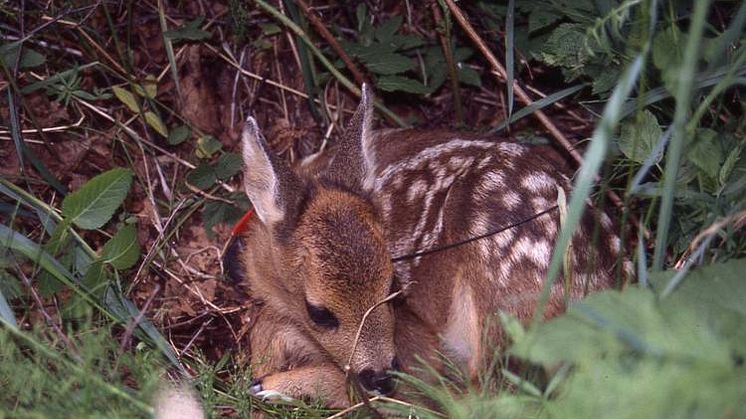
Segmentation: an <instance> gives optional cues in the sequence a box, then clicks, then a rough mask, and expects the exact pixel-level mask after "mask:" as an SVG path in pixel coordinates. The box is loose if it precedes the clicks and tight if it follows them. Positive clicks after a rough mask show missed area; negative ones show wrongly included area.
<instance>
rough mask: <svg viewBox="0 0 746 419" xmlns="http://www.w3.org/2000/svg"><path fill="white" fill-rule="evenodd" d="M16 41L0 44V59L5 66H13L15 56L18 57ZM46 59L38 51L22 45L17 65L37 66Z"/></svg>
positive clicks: (25, 67)
mask: <svg viewBox="0 0 746 419" xmlns="http://www.w3.org/2000/svg"><path fill="white" fill-rule="evenodd" d="M18 50H19V48H18V42H12V43H10V44H6V45H3V46H0V60H2V62H3V64H4V65H5V67H6V68H13V67H14V66H15V65H16V58H17V57H18ZM45 61H46V58H45V57H44V56H43V55H41V54H40V53H39V52H37V51H35V50H33V49H31V48H27V47H24V48H23V55H22V56H21V61H20V62H19V63H18V67H19V68H21V69H27V68H33V67H38V66H40V65H42V64H44V62H45Z"/></svg>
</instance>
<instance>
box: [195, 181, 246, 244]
mask: <svg viewBox="0 0 746 419" xmlns="http://www.w3.org/2000/svg"><path fill="white" fill-rule="evenodd" d="M228 199H230V200H233V201H234V202H235V203H236V204H235V205H233V204H229V203H227V202H223V201H207V202H206V203H205V207H204V210H203V211H202V222H203V224H204V227H205V232H207V236H208V237H211V238H212V237H213V236H214V232H213V230H212V229H213V227H215V226H216V225H218V224H233V223H235V222H236V221H238V219H239V218H241V216H243V215H244V213H245V212H246V210H247V209H248V208H249V207H250V203H249V200H248V199H247V198H246V195H244V194H243V193H240V192H236V193H233V194H230V195H229V196H228Z"/></svg>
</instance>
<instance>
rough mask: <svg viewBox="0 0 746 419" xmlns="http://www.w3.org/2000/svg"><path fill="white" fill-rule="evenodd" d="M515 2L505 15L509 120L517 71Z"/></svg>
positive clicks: (511, 112) (510, 4)
mask: <svg viewBox="0 0 746 419" xmlns="http://www.w3.org/2000/svg"><path fill="white" fill-rule="evenodd" d="M514 32H515V0H509V1H508V12H507V13H506V15H505V70H506V71H507V73H508V74H507V80H506V81H505V83H506V85H507V86H506V87H507V88H508V118H510V117H511V116H512V115H513V102H514V100H515V98H514V97H513V77H514V74H513V72H514V71H515V68H514V67H515V63H514V60H515V51H514V48H513V44H514V43H515V42H514V39H515V33H514Z"/></svg>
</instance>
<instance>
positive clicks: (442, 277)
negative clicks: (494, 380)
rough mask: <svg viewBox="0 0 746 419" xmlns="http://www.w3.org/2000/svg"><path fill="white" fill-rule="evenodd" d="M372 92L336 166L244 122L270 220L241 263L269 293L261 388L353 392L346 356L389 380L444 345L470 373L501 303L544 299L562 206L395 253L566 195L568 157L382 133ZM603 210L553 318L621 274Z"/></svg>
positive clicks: (261, 337) (362, 370)
mask: <svg viewBox="0 0 746 419" xmlns="http://www.w3.org/2000/svg"><path fill="white" fill-rule="evenodd" d="M370 100H371V99H370V94H369V93H368V92H367V90H364V95H363V100H362V102H361V104H360V107H359V108H358V111H357V112H356V114H355V116H353V119H352V121H351V124H350V127H348V129H347V132H346V134H345V136H344V138H343V139H342V141H341V143H340V144H339V146H338V148H337V150H336V152H335V153H333V154H332V156H333V159H332V161H331V162H330V163H329V164H328V165H325V164H323V162H321V163H320V160H316V161H314V163H313V164H312V165H308V166H306V167H304V168H301V169H300V170H296V171H292V170H290V169H289V168H288V167H286V166H285V165H284V164H283V163H282V162H281V161H279V160H277V159H276V158H274V157H273V156H272V154H271V153H270V152H269V150H268V148H267V145H266V142H265V141H264V140H263V138H262V137H261V133H260V132H259V130H258V128H257V127H256V125H255V123H254V122H253V120H250V121H249V122H247V128H246V129H245V131H244V136H243V143H244V158H245V161H246V172H247V176H246V191H247V194H248V195H249V198H250V199H251V200H252V202H254V203H255V208H256V210H257V215H258V216H259V218H260V222H255V223H252V225H251V228H250V230H249V231H248V232H247V233H246V235H245V237H244V239H245V241H246V248H247V249H248V250H247V251H246V252H245V254H244V255H243V258H242V262H243V266H244V269H245V273H246V279H247V282H248V285H249V288H250V291H251V294H252V298H253V299H254V300H256V301H259V302H261V303H262V304H263V307H262V310H261V312H260V314H259V315H258V316H257V318H256V321H255V324H254V325H253V327H252V331H251V350H252V366H253V368H254V374H255V375H256V376H259V377H261V380H260V382H259V383H258V384H257V386H256V387H255V390H257V391H258V390H276V391H280V392H282V393H285V394H287V395H290V396H294V397H301V398H302V397H305V398H321V399H324V400H325V401H326V403H327V404H328V405H330V406H335V407H342V406H345V405H347V404H348V400H347V397H346V394H345V375H344V372H343V368H344V367H345V365H347V362H348V359H351V360H352V362H351V363H350V367H351V370H352V372H353V373H355V374H362V375H365V374H366V373H367V374H368V376H373V377H377V378H376V379H383V378H385V376H386V371H387V370H389V369H391V368H393V367H395V366H396V364H397V361H398V364H399V366H401V367H402V368H403V369H404V370H405V371H408V372H413V369H412V368H413V367H414V366H416V364H417V361H416V359H417V357H420V358H421V359H424V360H425V361H426V362H429V363H430V364H432V365H433V366H434V367H435V368H436V369H439V368H440V366H439V364H438V355H437V354H438V353H441V354H445V355H446V356H448V357H449V358H450V359H451V361H454V362H455V363H456V365H458V366H460V367H461V368H462V370H463V371H464V372H466V373H467V374H468V375H469V376H471V377H472V378H474V377H476V375H477V373H478V371H479V369H480V368H481V367H482V366H483V365H484V363H485V362H488V361H489V358H490V355H491V349H490V348H491V347H492V345H494V344H495V343H497V342H499V340H500V336H499V335H500V331H499V328H497V327H490V328H489V329H490V331H488V332H487V331H486V330H485V329H486V328H487V326H488V325H489V324H492V323H491V322H492V321H493V320H494V314H495V313H497V312H498V311H500V310H502V311H505V312H508V313H510V314H513V315H515V316H517V317H519V318H520V319H524V320H525V319H527V318H529V316H530V315H531V314H532V313H533V310H534V308H535V305H536V301H537V298H538V296H539V294H540V292H541V288H542V284H543V278H544V276H545V275H546V269H547V265H548V262H549V258H550V257H551V250H552V249H553V246H554V240H555V237H556V234H557V232H558V230H559V220H558V217H559V215H558V211H556V210H554V211H550V212H549V213H547V214H546V215H543V216H540V217H537V218H536V219H534V220H532V221H531V222H528V223H525V224H522V225H519V226H517V227H514V228H510V229H507V230H505V231H503V232H501V233H499V234H496V235H493V236H490V237H487V238H484V239H482V240H478V241H475V242H472V243H468V244H465V245H462V246H459V247H455V248H452V249H449V250H446V251H442V252H438V253H433V254H429V255H424V256H421V257H415V258H409V259H405V260H398V261H397V260H395V261H394V262H392V258H394V259H395V258H396V257H399V256H404V255H408V254H412V253H416V252H419V251H423V250H430V249H435V248H438V247H440V246H444V245H448V244H450V243H454V242H458V241H460V240H463V239H466V238H469V237H473V236H477V235H480V234H484V233H486V232H488V231H492V230H496V229H499V228H501V227H505V226H509V225H511V224H514V223H519V222H521V221H522V220H525V219H527V218H530V217H532V216H534V215H535V214H537V213H539V212H541V211H543V210H546V209H548V208H550V207H552V206H554V205H556V202H557V191H558V189H559V188H561V189H563V190H564V192H565V193H566V194H568V195H569V193H570V182H569V179H568V175H567V174H566V169H565V168H564V167H563V166H562V165H561V164H557V162H559V161H561V159H559V158H558V157H557V155H556V153H554V152H553V151H551V149H549V148H548V147H542V146H531V145H523V144H516V143H511V142H507V141H504V140H502V139H499V138H492V137H484V136H476V135H467V134H463V133H456V132H448V131H437V132H423V131H416V130H393V131H386V132H378V133H376V132H373V131H371V128H370V124H371V118H372V106H371V104H370ZM318 168H325V169H323V170H319V169H318ZM597 215H598V218H600V219H601V220H602V221H603V222H602V227H601V234H600V243H601V244H602V245H601V246H594V245H592V243H590V240H591V239H590V238H591V235H592V233H593V227H594V223H595V221H594V220H595V217H594V216H593V213H592V212H589V214H588V215H587V216H586V217H585V218H584V219H583V223H582V225H581V227H580V228H579V229H578V231H577V233H576V235H575V237H574V239H573V242H572V247H571V250H570V255H571V257H570V266H571V269H572V278H571V279H570V280H568V281H565V280H564V279H563V278H561V279H560V280H558V281H557V284H556V285H555V287H554V288H553V289H552V293H551V298H550V302H549V305H548V309H547V314H546V315H547V316H548V317H549V316H553V315H556V314H557V313H560V312H561V311H562V310H564V308H565V307H564V304H565V303H564V302H565V295H567V296H569V298H570V299H571V300H573V299H578V298H581V297H582V296H583V295H585V293H587V292H588V291H590V290H595V289H599V288H604V287H610V286H612V285H613V284H612V281H613V262H614V259H615V256H616V250H617V249H618V239H616V237H615V236H614V235H613V234H612V232H611V230H610V228H611V225H610V222H609V220H608V217H606V216H605V215H603V214H600V213H599V214H597ZM604 217H605V218H604ZM565 287H566V288H567V293H566V292H565V291H566V289H565ZM398 288H401V289H403V291H404V297H402V298H400V299H398V300H397V301H395V302H394V303H389V304H386V305H383V306H380V307H379V308H377V309H376V310H374V311H373V312H372V313H371V315H370V316H369V317H368V318H367V320H366V321H365V322H364V324H363V326H362V328H361V333H360V337H359V341H358V344H357V347H356V350H355V352H354V354H351V351H352V347H353V343H354V341H355V336H356V333H357V331H358V327H359V326H360V324H361V321H362V319H363V315H364V313H365V312H366V311H367V310H368V309H369V308H370V307H372V306H373V305H375V304H376V303H377V302H379V301H381V300H383V299H384V298H385V297H386V296H387V295H388V294H389V293H390V292H391V290H392V289H398ZM308 304H310V305H311V306H315V307H324V308H326V309H328V310H329V311H331V313H333V314H334V316H335V317H336V320H337V321H338V326H337V327H336V328H333V329H330V328H325V327H320V326H319V325H317V324H316V323H315V322H314V321H313V320H312V318H311V317H310V316H311V314H310V313H309V311H308V309H307V305H308ZM485 333H486V334H487V336H485ZM485 337H486V338H487V339H486V341H487V342H489V343H490V347H488V348H485V347H484V342H485ZM395 359H396V360H397V361H395ZM371 374H373V375H371ZM377 382H378V381H375V382H374V384H375V383H377ZM381 388H385V387H384V386H383V385H382V387H381Z"/></svg>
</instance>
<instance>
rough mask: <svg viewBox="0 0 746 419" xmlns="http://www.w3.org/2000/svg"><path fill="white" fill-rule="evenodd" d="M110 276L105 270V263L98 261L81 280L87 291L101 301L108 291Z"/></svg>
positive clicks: (89, 267)
mask: <svg viewBox="0 0 746 419" xmlns="http://www.w3.org/2000/svg"><path fill="white" fill-rule="evenodd" d="M109 280H110V278H109V275H108V274H107V272H106V269H104V262H102V261H101V260H97V261H95V262H93V263H91V264H90V265H89V266H88V269H87V270H86V272H85V275H83V278H82V279H81V280H80V282H81V284H83V285H84V286H85V287H86V289H88V290H89V291H90V292H91V294H93V295H94V296H96V298H98V299H101V297H103V295H104V291H106V287H107V286H108V285H109Z"/></svg>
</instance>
